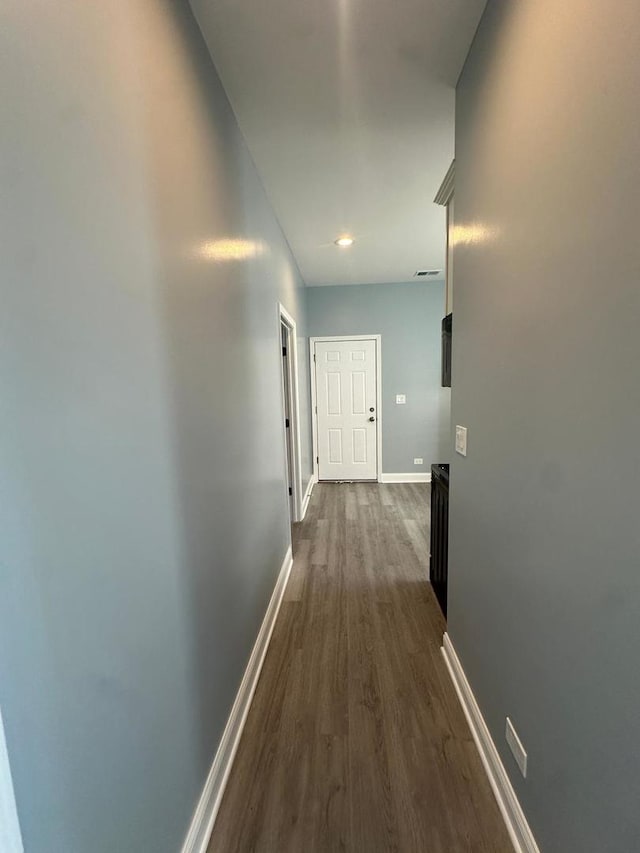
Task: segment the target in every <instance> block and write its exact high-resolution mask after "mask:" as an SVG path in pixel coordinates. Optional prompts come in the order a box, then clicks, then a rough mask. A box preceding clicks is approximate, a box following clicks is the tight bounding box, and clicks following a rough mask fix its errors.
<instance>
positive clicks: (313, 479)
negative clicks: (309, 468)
mask: <svg viewBox="0 0 640 853" xmlns="http://www.w3.org/2000/svg"><path fill="white" fill-rule="evenodd" d="M315 484H316V475H315V474H312V475H311V478H310V479H309V483H308V485H307V491H306V492H305V493H304V497H303V498H302V515H301V517H300V521H304V517H305V515H306V514H307V508H308V506H309V501H310V499H311V492H312V491H313V487H314V486H315Z"/></svg>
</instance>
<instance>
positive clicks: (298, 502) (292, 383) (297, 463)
mask: <svg viewBox="0 0 640 853" xmlns="http://www.w3.org/2000/svg"><path fill="white" fill-rule="evenodd" d="M281 324H284V325H285V326H286V327H287V328H288V329H289V349H290V352H288V353H287V364H288V365H289V376H288V379H289V382H288V386H289V412H290V421H291V423H290V425H289V430H290V437H291V444H292V446H293V452H292V454H291V456H292V459H291V462H292V471H291V488H292V489H293V516H294V517H293V519H292V521H302V516H303V513H302V457H301V454H300V395H299V392H298V335H297V331H296V321H295V320H294V319H293V317H292V316H291V314H289V312H288V311H287V309H286V308H285V307H284V305H282V303H280V302H278V353H279V357H280V370H282V335H281V333H280V326H281ZM283 384H284V383H283ZM284 387H285V388H286V384H284ZM283 393H284V392H283ZM283 402H284V401H283ZM282 437H283V440H284V452H285V454H286V453H287V432H286V427H285V423H284V417H283V419H282Z"/></svg>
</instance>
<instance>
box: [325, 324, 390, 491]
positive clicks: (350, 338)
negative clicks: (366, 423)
mask: <svg viewBox="0 0 640 853" xmlns="http://www.w3.org/2000/svg"><path fill="white" fill-rule="evenodd" d="M316 341H317V342H318V343H322V342H323V341H375V344H376V413H377V417H376V448H377V459H376V468H377V474H376V480H377V481H378V483H381V482H382V335H317V336H315V337H312V338H309V368H310V371H311V434H312V443H313V450H312V453H313V477H314V480H315V481H316V483H317V482H318V480H319V476H318V475H319V473H320V468H319V465H318V403H317V400H318V398H317V392H316Z"/></svg>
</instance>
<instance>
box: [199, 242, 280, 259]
mask: <svg viewBox="0 0 640 853" xmlns="http://www.w3.org/2000/svg"><path fill="white" fill-rule="evenodd" d="M266 250H267V246H266V244H265V243H264V242H263V241H262V240H256V241H254V240H239V239H221V240H207V241H206V242H205V243H202V244H201V245H200V246H199V247H198V249H197V254H198V255H199V256H200V257H201V258H205V259H206V260H208V261H246V260H250V259H252V258H257V257H259V256H260V255H264V253H265V252H266Z"/></svg>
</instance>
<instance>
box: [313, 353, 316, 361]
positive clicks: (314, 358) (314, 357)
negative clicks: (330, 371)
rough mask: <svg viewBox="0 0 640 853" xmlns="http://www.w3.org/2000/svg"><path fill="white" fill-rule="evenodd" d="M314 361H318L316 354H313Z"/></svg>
mask: <svg viewBox="0 0 640 853" xmlns="http://www.w3.org/2000/svg"><path fill="white" fill-rule="evenodd" d="M313 360H314V361H315V360H316V356H315V353H314V354H313Z"/></svg>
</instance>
